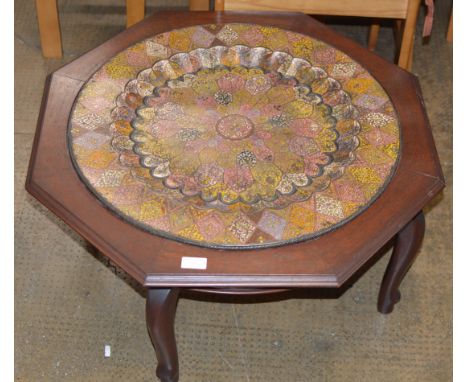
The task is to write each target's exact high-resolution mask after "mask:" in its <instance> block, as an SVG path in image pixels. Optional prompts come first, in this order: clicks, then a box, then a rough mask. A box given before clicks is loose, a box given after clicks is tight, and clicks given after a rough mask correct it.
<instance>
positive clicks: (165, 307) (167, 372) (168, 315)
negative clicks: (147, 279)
mask: <svg viewBox="0 0 468 382" xmlns="http://www.w3.org/2000/svg"><path fill="white" fill-rule="evenodd" d="M179 292H180V289H178V288H171V289H156V288H151V289H148V295H147V297H146V325H147V327H148V332H149V335H150V337H151V341H152V342H153V346H154V350H155V351H156V358H157V359H158V366H157V368H156V376H157V377H158V378H159V379H160V380H161V381H162V382H177V381H178V380H179V360H178V356H177V345H176V340H175V332H174V319H175V313H176V308H177V300H178V298H179Z"/></svg>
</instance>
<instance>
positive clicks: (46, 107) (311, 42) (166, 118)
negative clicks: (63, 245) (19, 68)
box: [27, 12, 443, 287]
mask: <svg viewBox="0 0 468 382" xmlns="http://www.w3.org/2000/svg"><path fill="white" fill-rule="evenodd" d="M442 187H443V178H442V174H441V170H440V166H439V163H438V158H437V153H436V152H435V148H434V144H433V140H432V136H431V133H430V128H429V125H428V121H427V117H426V114H425V110H424V105H423V103H422V97H421V94H420V90H419V86H418V83H417V80H416V79H415V77H414V76H412V75H411V74H409V73H408V72H405V71H404V70H402V69H400V68H398V67H396V66H394V65H392V64H389V63H387V62H385V61H384V60H383V59H381V58H379V57H378V56H376V55H374V54H372V53H370V52H368V51H367V50H365V49H363V48H361V47H359V46H358V45H357V44H355V43H353V42H351V41H350V40H348V39H346V38H344V37H341V36H339V35H337V34H336V33H334V32H332V31H331V30H330V29H328V28H327V27H325V26H323V25H322V24H320V23H318V22H316V21H315V20H313V19H312V18H310V17H308V16H305V15H299V14H277V13H230V12H226V13H211V12H191V13H187V14H184V13H181V12H163V13H156V14H154V15H153V16H151V17H150V18H148V19H146V20H145V21H143V22H142V23H139V24H138V25H137V26H135V27H133V28H130V29H129V30H126V31H125V32H122V33H121V34H119V35H117V36H116V37H114V38H113V39H111V40H109V41H108V42H106V43H104V44H103V45H102V46H100V47H98V48H96V49H94V50H92V51H91V52H88V53H87V54H85V55H83V56H82V57H80V58H78V59H77V60H75V61H73V62H72V63H70V64H68V65H66V66H65V67H63V68H62V69H60V70H58V71H56V72H55V73H53V74H52V75H51V76H50V77H49V79H48V82H47V84H46V91H45V95H44V100H43V105H42V111H41V115H40V118H39V126H38V132H37V135H36V140H35V144H34V148H33V154H32V157H31V164H30V169H29V174H28V180H27V189H28V191H29V192H31V193H32V194H33V195H34V196H35V197H36V198H38V199H39V200H40V201H41V202H42V203H44V204H45V205H46V206H48V207H49V208H50V209H52V210H53V211H54V212H55V213H56V214H57V215H58V216H60V217H62V218H63V219H64V220H65V221H66V222H67V223H68V224H70V225H71V226H72V227H73V228H74V229H75V230H77V231H78V232H79V233H81V234H82V235H83V236H84V237H85V238H86V239H87V240H89V241H90V242H91V243H93V244H94V245H96V246H97V247H98V248H99V249H100V250H101V251H102V252H103V253H104V254H106V255H107V256H109V257H110V258H111V259H112V260H114V261H115V262H116V263H117V264H119V265H120V266H121V267H122V268H123V269H124V270H126V271H127V272H129V273H130V274H131V275H132V276H133V277H135V278H136V279H137V280H138V281H140V282H141V283H143V284H145V285H147V286H223V287H226V286H235V287H245V286H252V287H253V286H269V287H272V286H339V285H341V284H342V283H343V282H344V281H345V280H346V279H347V278H348V277H349V276H351V275H352V274H353V273H354V272H355V271H356V270H357V269H358V268H359V267H360V266H361V265H362V264H364V263H365V262H366V261H367V260H368V259H369V258H370V257H371V256H372V255H373V254H374V253H375V252H376V251H377V250H378V249H379V248H380V247H381V246H383V245H384V244H385V243H386V242H387V241H388V240H389V239H391V238H392V236H393V235H394V234H395V233H396V232H398V230H399V229H400V228H401V227H402V226H403V225H404V224H405V223H406V222H408V221H409V220H410V219H411V218H412V217H413V216H414V215H415V214H416V213H417V212H418V211H419V210H420V209H422V207H423V206H424V205H425V204H426V203H427V202H428V201H429V200H430V199H431V198H432V197H433V196H434V195H435V194H436V193H437V192H438V191H439V190H440V189H441V188H442ZM184 257H185V258H187V257H188V258H193V257H196V258H202V259H204V260H202V263H203V264H205V265H203V266H202V268H206V269H190V267H191V266H190V265H188V269H187V264H193V263H194V261H191V259H188V262H187V259H185V260H184V261H185V263H184V262H183V260H182V259H183V258H184ZM197 261H198V263H197ZM183 264H185V266H184V265H183ZM195 264H199V260H195ZM181 265H182V266H183V267H181ZM197 266H198V265H195V267H197Z"/></svg>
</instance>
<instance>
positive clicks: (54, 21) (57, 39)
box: [36, 0, 62, 58]
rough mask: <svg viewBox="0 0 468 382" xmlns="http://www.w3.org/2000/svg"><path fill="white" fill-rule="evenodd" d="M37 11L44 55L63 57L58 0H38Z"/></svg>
mask: <svg viewBox="0 0 468 382" xmlns="http://www.w3.org/2000/svg"><path fill="white" fill-rule="evenodd" d="M36 11H37V20H38V23H39V34H40V37H41V47H42V54H43V56H44V57H47V58H62V38H61V36H60V23H59V15H58V9H57V0H36Z"/></svg>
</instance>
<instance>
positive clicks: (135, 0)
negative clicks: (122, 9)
mask: <svg viewBox="0 0 468 382" xmlns="http://www.w3.org/2000/svg"><path fill="white" fill-rule="evenodd" d="M144 18H145V0H127V28H128V27H131V26H132V25H133V24H136V23H137V22H139V21H141V20H143V19H144Z"/></svg>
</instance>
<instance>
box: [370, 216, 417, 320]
mask: <svg viewBox="0 0 468 382" xmlns="http://www.w3.org/2000/svg"><path fill="white" fill-rule="evenodd" d="M424 228H425V224H424V214H423V212H422V211H421V212H419V213H418V214H417V215H416V216H415V217H414V218H413V220H411V221H410V222H409V223H408V224H407V225H406V226H404V227H403V229H402V230H401V231H400V232H398V234H397V238H396V243H395V246H394V248H393V253H392V257H391V259H390V262H389V264H388V266H387V270H386V271H385V275H384V278H383V280H382V285H381V286H380V293H379V302H378V304H377V308H378V310H379V312H380V313H391V312H392V310H393V306H394V305H395V304H396V303H397V302H398V301H400V292H399V290H398V288H399V286H400V283H401V281H402V280H403V277H405V274H406V272H407V271H408V269H409V268H410V266H411V264H412V262H413V260H414V259H415V258H416V253H417V252H418V249H419V247H420V246H421V242H422V239H423V237H424Z"/></svg>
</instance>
